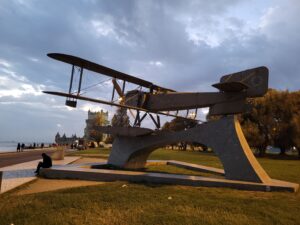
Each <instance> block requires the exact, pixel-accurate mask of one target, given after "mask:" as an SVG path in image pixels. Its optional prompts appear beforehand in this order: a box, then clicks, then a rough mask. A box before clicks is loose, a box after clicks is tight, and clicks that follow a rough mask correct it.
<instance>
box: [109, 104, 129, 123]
mask: <svg viewBox="0 0 300 225" xmlns="http://www.w3.org/2000/svg"><path fill="white" fill-rule="evenodd" d="M111 125H112V126H113V127H129V126H130V120H129V116H128V115H127V109H125V108H122V107H120V108H118V109H117V112H116V113H115V115H114V116H113V118H112V120H111Z"/></svg>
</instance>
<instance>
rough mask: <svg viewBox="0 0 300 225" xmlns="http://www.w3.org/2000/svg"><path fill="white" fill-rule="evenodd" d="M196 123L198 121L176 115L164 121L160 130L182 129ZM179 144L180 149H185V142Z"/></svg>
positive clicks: (193, 125)
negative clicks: (168, 120) (169, 120)
mask: <svg viewBox="0 0 300 225" xmlns="http://www.w3.org/2000/svg"><path fill="white" fill-rule="evenodd" d="M197 124H198V123H197V121H195V120H190V119H185V118H179V117H176V118H174V119H173V120H171V122H166V123H165V124H164V125H163V127H162V130H168V131H181V130H184V129H188V128H192V127H195V126H196V125H197ZM179 144H180V148H181V149H183V150H186V148H187V143H186V142H180V143H179ZM172 149H173V145H172Z"/></svg>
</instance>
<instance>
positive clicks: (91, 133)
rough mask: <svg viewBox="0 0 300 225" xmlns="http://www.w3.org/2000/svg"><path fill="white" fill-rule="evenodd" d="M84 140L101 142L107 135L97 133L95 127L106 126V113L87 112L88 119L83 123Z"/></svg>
mask: <svg viewBox="0 0 300 225" xmlns="http://www.w3.org/2000/svg"><path fill="white" fill-rule="evenodd" d="M85 122H86V127H85V129H84V139H85V140H87V141H103V140H105V139H106V137H107V135H106V134H103V133H101V132H99V131H97V126H108V125H109V120H108V111H106V112H104V111H103V110H101V111H100V112H92V111H90V110H89V111H88V119H87V120H86V121H85Z"/></svg>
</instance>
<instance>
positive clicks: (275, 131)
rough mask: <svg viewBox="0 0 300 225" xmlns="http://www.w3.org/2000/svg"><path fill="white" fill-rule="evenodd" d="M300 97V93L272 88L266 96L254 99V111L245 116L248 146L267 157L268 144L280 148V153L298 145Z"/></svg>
mask: <svg viewBox="0 0 300 225" xmlns="http://www.w3.org/2000/svg"><path fill="white" fill-rule="evenodd" d="M297 93H298V94H297ZM299 97H300V96H299V92H293V93H289V92H288V91H276V90H272V89H270V90H269V91H268V93H267V94H266V95H265V96H264V97H262V98H257V99H253V100H252V101H251V103H252V109H251V110H250V111H249V112H248V113H244V114H242V115H241V117H240V121H241V125H242V128H243V131H244V133H245V136H246V138H247V140H248V143H249V145H250V146H251V147H255V148H257V149H258V150H259V154H260V155H264V153H265V150H266V147H267V146H268V145H273V146H274V147H277V148H279V149H280V154H285V152H286V150H287V149H290V148H291V147H293V146H295V142H297V137H298V136H299V134H300V132H299V131H298V128H297V126H298V122H297V121H298V120H297V118H296V116H297V114H298V112H299V110H300V102H299Z"/></svg>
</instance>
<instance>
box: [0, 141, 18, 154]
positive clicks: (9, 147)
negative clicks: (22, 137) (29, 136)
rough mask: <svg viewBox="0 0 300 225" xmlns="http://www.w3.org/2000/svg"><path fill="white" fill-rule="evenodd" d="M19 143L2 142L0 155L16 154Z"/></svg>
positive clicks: (0, 143)
mask: <svg viewBox="0 0 300 225" xmlns="http://www.w3.org/2000/svg"><path fill="white" fill-rule="evenodd" d="M17 146H18V143H16V142H0V153H1V152H16V151H17Z"/></svg>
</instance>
